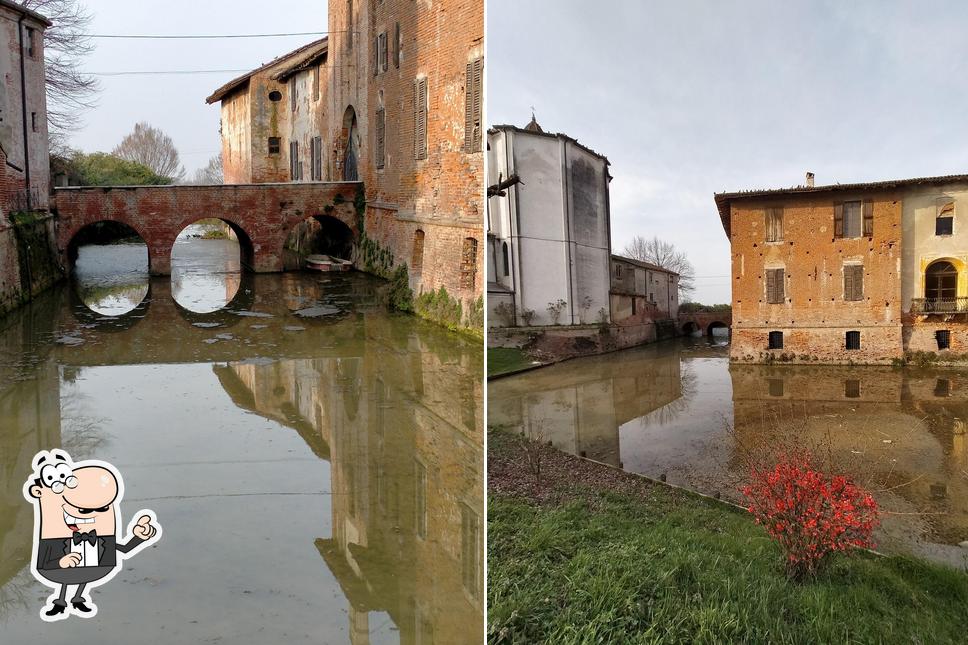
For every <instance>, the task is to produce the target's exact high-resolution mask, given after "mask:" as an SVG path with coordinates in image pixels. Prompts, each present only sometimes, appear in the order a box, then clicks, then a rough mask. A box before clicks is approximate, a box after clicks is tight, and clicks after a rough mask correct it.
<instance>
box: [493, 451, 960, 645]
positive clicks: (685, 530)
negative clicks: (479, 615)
mask: <svg viewBox="0 0 968 645" xmlns="http://www.w3.org/2000/svg"><path fill="white" fill-rule="evenodd" d="M515 447H516V446H515V443H514V441H513V440H510V439H509V438H508V435H507V434H506V433H504V432H491V433H489V435H488V462H489V463H488V469H489V471H490V474H489V492H488V537H487V552H488V613H487V620H488V640H489V642H490V643H541V642H546V643H556V644H559V643H562V644H563V643H660V642H661V643H730V642H742V643H848V642H850V643H965V642H966V641H968V611H966V603H968V575H966V574H965V573H964V572H961V571H956V570H953V569H949V568H946V567H942V566H939V565H933V564H929V563H926V562H922V561H918V560H912V559H909V558H900V557H878V556H875V555H872V554H869V553H866V552H861V553H857V554H855V555H854V556H853V557H847V556H843V555H841V556H838V557H835V558H834V559H833V560H832V561H831V562H830V566H829V567H828V568H827V569H826V570H825V571H824V572H823V573H822V574H821V575H820V576H819V577H818V578H816V579H815V580H812V581H809V582H806V583H799V584H797V583H791V582H789V581H787V579H786V577H785V575H784V574H783V572H782V570H781V567H780V553H779V551H778V549H777V548H776V547H775V546H774V545H773V543H772V542H771V541H770V540H769V539H768V538H767V536H766V534H765V532H764V531H763V530H762V529H761V528H760V527H758V526H757V525H756V524H754V523H753V522H752V520H751V519H750V517H749V516H748V515H747V514H746V513H745V512H743V511H739V510H733V509H732V508H729V507H726V506H724V505H721V504H717V503H715V502H712V501H710V500H705V499H702V498H699V497H696V496H692V495H689V494H687V493H683V492H681V491H676V490H674V489H670V488H666V487H662V486H658V485H653V484H650V483H647V482H644V481H643V480H641V479H639V481H638V482H630V483H627V484H626V483H622V484H620V485H618V486H616V485H615V482H616V481H618V480H616V478H617V477H620V478H624V477H626V475H624V474H622V473H617V472H615V471H613V470H612V469H608V468H605V467H600V466H597V465H595V464H588V462H582V461H580V460H577V459H575V458H572V457H571V456H568V455H565V456H559V455H561V453H558V455H553V454H551V453H550V452H549V454H548V456H547V458H546V461H545V463H544V464H543V466H542V468H543V474H542V478H543V482H544V483H543V484H542V485H541V486H540V488H541V489H547V488H552V489H557V493H556V494H554V495H544V496H539V497H542V501H541V502H540V503H538V502H536V501H535V500H534V499H533V497H534V496H532V495H530V494H529V493H528V490H530V489H532V488H533V484H532V483H528V482H529V480H530V481H533V479H534V476H533V474H532V473H531V471H529V470H528V468H527V466H526V465H525V463H524V460H523V459H521V458H520V454H519V453H520V450H515ZM546 450H548V451H552V450H553V449H551V448H547V449H546ZM595 469H604V470H605V471H611V472H609V473H606V474H604V476H602V475H596V473H595ZM599 479H600V481H599ZM636 479H638V478H636ZM616 489H618V490H619V491H620V492H615V490H616ZM515 491H517V492H515ZM522 492H523V494H521V493H522Z"/></svg>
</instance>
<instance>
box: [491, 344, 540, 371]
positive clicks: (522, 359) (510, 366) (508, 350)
mask: <svg viewBox="0 0 968 645" xmlns="http://www.w3.org/2000/svg"><path fill="white" fill-rule="evenodd" d="M531 365H532V360H531V359H530V358H528V356H527V355H526V354H525V353H524V352H522V351H521V350H520V349H515V348H513V347H491V348H489V349H488V350H487V375H488V376H497V375H499V374H508V373H510V372H517V371H519V370H523V369H524V368H526V367H531Z"/></svg>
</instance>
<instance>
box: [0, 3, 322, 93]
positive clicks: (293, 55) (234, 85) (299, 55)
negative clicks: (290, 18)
mask: <svg viewBox="0 0 968 645" xmlns="http://www.w3.org/2000/svg"><path fill="white" fill-rule="evenodd" d="M0 1H2V0H0ZM321 47H324V48H327V49H328V37H327V36H323V37H322V38H320V39H319V40H314V41H313V42H311V43H309V44H306V45H303V46H302V47H300V48H299V49H294V50H292V51H291V52H289V53H288V54H283V55H282V56H279V57H277V58H273V59H272V60H271V61H269V62H268V63H266V64H265V65H263V66H262V67H257V68H255V69H254V70H252V71H250V72H246V73H245V74H243V75H242V76H239V77H237V78H233V79H232V80H231V81H229V82H228V83H226V84H225V85H223V86H222V87H220V88H218V89H217V90H215V91H214V92H212V95H211V96H209V97H208V98H207V99H205V102H206V103H208V104H209V105H211V104H212V103H216V102H218V101H221V100H222V99H223V98H225V97H226V96H227V95H228V94H231V93H232V92H234V91H235V90H237V89H239V88H241V87H242V86H244V85H245V84H246V83H248V82H249V79H250V78H251V77H253V76H254V75H256V74H258V73H259V72H264V71H266V70H268V69H271V68H273V67H276V66H277V65H281V64H282V63H286V62H289V63H290V65H291V66H297V65H302V64H303V63H305V62H306V59H307V58H308V59H310V60H312V59H314V58H315V57H316V55H317V54H319V53H320V51H321V49H320V48H321ZM293 59H297V60H293Z"/></svg>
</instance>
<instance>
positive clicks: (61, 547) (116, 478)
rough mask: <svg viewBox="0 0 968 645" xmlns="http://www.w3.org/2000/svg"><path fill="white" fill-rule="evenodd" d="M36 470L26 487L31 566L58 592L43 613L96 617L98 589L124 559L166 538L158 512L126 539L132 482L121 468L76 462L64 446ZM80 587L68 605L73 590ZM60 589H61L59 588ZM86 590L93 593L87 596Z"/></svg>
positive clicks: (142, 514)
mask: <svg viewBox="0 0 968 645" xmlns="http://www.w3.org/2000/svg"><path fill="white" fill-rule="evenodd" d="M33 468H34V472H33V474H32V476H31V477H29V478H28V479H27V482H26V483H25V484H24V497H26V498H27V501H29V502H31V503H32V504H33V505H34V547H33V559H32V561H31V567H30V570H31V572H32V573H33V574H34V577H35V578H37V580H39V581H40V582H42V583H43V584H45V585H47V586H48V587H51V588H53V589H54V590H55V591H54V593H52V594H51V596H50V598H48V603H50V607H49V608H46V607H45V608H43V609H41V612H40V617H41V618H42V619H43V620H46V621H53V620H61V619H64V618H67V617H68V616H70V615H71V614H72V613H75V614H77V615H78V616H84V617H91V616H94V615H96V614H97V606H96V605H95V604H94V603H92V602H91V599H90V589H91V588H92V587H95V586H98V585H102V584H104V583H105V582H107V581H108V580H110V579H111V578H113V577H114V576H115V575H116V574H117V572H118V571H120V570H121V562H122V561H123V560H124V559H126V558H130V557H131V556H133V555H134V554H135V553H137V552H138V551H140V550H141V549H143V548H145V547H146V546H148V545H149V544H153V543H155V542H157V541H158V539H159V538H161V526H160V525H159V524H158V520H157V518H156V517H155V514H154V512H152V511H149V510H142V511H139V512H138V513H136V514H135V517H136V518H138V519H137V520H134V519H132V521H131V522H130V523H129V524H128V530H127V538H126V539H124V540H119V538H118V535H117V527H118V525H119V524H120V523H121V511H120V510H119V508H118V504H119V502H120V501H121V498H122V497H123V495H124V483H123V481H122V479H121V475H120V474H119V473H118V471H117V469H116V468H115V467H114V466H112V465H111V464H109V463H107V462H103V461H98V460H87V461H82V462H78V463H76V464H75V463H73V462H72V461H71V458H70V455H68V454H67V453H66V452H64V451H63V450H51V451H49V452H48V451H46V450H44V451H41V452H39V453H37V455H35V456H34V460H33ZM72 585H77V590H76V591H75V592H74V595H73V597H72V598H71V601H70V608H68V605H67V588H68V587H69V586H72ZM58 589H59V593H58V591H57V590H58ZM85 590H87V591H88V595H87V596H85V595H84V592H85Z"/></svg>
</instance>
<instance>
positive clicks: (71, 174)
mask: <svg viewBox="0 0 968 645" xmlns="http://www.w3.org/2000/svg"><path fill="white" fill-rule="evenodd" d="M51 163H52V165H53V166H54V174H55V175H57V174H64V175H67V179H68V183H69V184H70V185H72V186H161V185H166V184H170V183H171V182H172V180H171V179H170V178H168V177H162V176H161V175H158V174H156V173H155V172H153V171H152V170H151V168H148V167H147V166H145V165H143V164H140V163H138V162H136V161H127V160H125V159H121V158H119V157H115V156H114V155H111V154H108V153H106V152H92V153H91V154H84V153H83V152H72V153H71V154H70V155H69V156H67V157H60V158H58V159H53V160H52V162H51Z"/></svg>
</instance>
